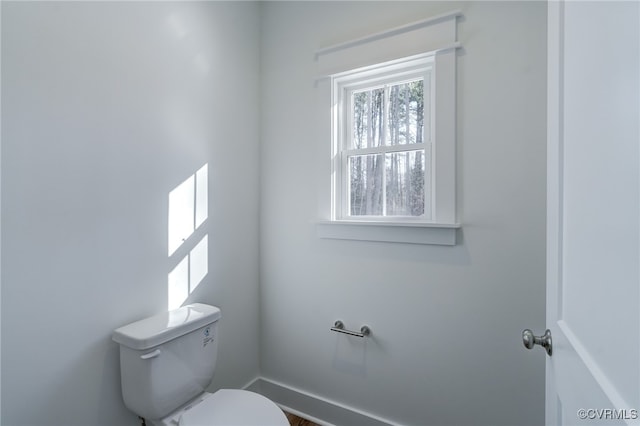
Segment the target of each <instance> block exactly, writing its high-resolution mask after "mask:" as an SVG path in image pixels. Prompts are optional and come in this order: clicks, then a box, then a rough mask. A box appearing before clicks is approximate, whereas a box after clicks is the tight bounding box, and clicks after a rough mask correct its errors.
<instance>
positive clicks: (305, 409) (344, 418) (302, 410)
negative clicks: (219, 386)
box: [244, 377, 396, 426]
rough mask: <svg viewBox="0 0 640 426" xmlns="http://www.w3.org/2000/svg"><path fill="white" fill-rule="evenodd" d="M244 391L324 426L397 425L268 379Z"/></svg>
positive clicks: (247, 387) (253, 383) (255, 383)
mask: <svg viewBox="0 0 640 426" xmlns="http://www.w3.org/2000/svg"><path fill="white" fill-rule="evenodd" d="M244 389H246V390H250V391H253V392H256V393H259V394H261V395H264V396H266V397H267V398H269V399H270V400H272V401H273V402H275V403H276V404H278V405H279V406H280V408H282V409H283V410H285V411H288V412H290V413H292V414H295V415H296V416H300V417H303V418H306V419H308V420H311V421H312V422H314V423H317V424H319V425H321V426H346V425H348V426H360V425H362V426H389V425H396V423H393V422H391V421H389V420H386V419H383V418H380V417H378V416H375V415H373V414H370V413H366V412H364V411H362V410H357V409H355V408H352V407H348V406H346V405H344V404H341V403H339V402H337V401H331V400H329V399H327V398H323V397H320V396H318V395H313V394H311V393H309V392H306V391H303V390H301V389H296V388H294V387H292V386H289V385H286V384H284V383H279V382H276V381H274V380H271V379H266V378H264V377H258V378H256V379H255V380H254V381H253V382H251V383H249V384H248V385H247V386H245V387H244Z"/></svg>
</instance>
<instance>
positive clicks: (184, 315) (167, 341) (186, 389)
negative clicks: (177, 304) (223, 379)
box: [112, 303, 289, 426]
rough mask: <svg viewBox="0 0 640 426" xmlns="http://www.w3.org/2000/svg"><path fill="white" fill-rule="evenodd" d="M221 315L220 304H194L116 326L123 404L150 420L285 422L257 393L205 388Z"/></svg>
mask: <svg viewBox="0 0 640 426" xmlns="http://www.w3.org/2000/svg"><path fill="white" fill-rule="evenodd" d="M219 319H220V309H218V308H216V307H214V306H209V305H204V304H201V303H195V304H192V305H187V306H183V307H182V308H179V309H176V310H173V311H169V312H165V313H162V314H159V315H156V316H153V317H150V318H146V319H143V320H140V321H137V322H134V323H132V324H129V325H125V326H124V327H120V328H118V329H117V330H115V331H114V332H113V336H112V338H113V340H114V341H116V342H118V343H119V344H120V374H121V376H122V396H123V399H124V403H125V405H126V406H127V407H128V408H129V409H130V410H131V411H133V412H134V413H136V414H137V415H138V416H140V417H142V418H144V419H145V421H146V422H147V424H148V423H151V424H153V425H164V426H169V425H172V426H178V425H179V426H216V425H224V426H230V425H238V426H240V425H244V426H287V425H289V422H288V421H287V418H286V417H285V415H284V413H283V412H282V410H281V409H280V408H279V407H278V406H277V405H276V404H275V403H273V402H272V401H270V400H269V399H267V398H265V397H264V396H262V395H259V394H257V393H254V392H249V391H244V390H235V389H222V390H219V391H217V392H215V393H208V392H205V389H206V388H207V386H209V384H210V383H211V380H212V379H213V374H214V370H215V366H216V357H217V353H218V320H219Z"/></svg>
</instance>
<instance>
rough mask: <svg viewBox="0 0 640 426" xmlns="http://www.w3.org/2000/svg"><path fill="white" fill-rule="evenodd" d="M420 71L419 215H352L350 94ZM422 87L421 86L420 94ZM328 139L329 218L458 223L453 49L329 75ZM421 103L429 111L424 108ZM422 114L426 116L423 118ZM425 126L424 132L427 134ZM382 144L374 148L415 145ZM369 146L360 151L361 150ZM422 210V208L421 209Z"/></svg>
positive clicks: (410, 147) (405, 148) (390, 149)
mask: <svg viewBox="0 0 640 426" xmlns="http://www.w3.org/2000/svg"><path fill="white" fill-rule="evenodd" d="M417 75H420V76H421V77H423V78H424V81H425V86H426V83H427V82H429V84H428V85H429V92H430V95H431V96H430V99H429V100H428V102H427V101H426V100H425V120H427V119H428V120H429V126H428V129H427V126H425V129H424V130H423V131H425V134H424V138H423V144H421V145H422V146H423V148H424V154H425V183H424V185H425V214H424V215H423V216H372V215H363V216H354V215H350V214H349V202H348V201H349V200H348V194H349V187H348V185H349V181H348V177H349V173H348V156H349V155H350V154H353V153H354V152H355V151H353V150H351V149H349V148H346V149H345V145H346V144H349V143H351V136H350V135H349V132H351V122H350V117H349V115H350V105H349V98H350V94H351V93H353V92H354V91H357V90H358V89H363V88H369V87H373V86H375V85H376V84H378V83H379V84H380V85H382V84H385V83H386V84H389V83H390V82H401V81H403V79H409V78H410V77H415V76H417ZM426 92H427V90H426V89H425V96H426ZM331 102H332V105H333V110H332V118H331V120H332V122H331V129H332V142H331V147H332V148H331V157H332V159H333V164H332V170H333V173H332V182H331V219H330V222H353V223H390V224H416V225H421V226H425V225H426V226H429V225H434V226H437V227H447V226H448V225H449V226H450V227H451V228H458V227H459V225H458V224H457V223H456V211H455V49H452V50H448V51H445V52H441V51H434V52H426V53H422V54H418V55H413V56H409V57H405V58H400V59H396V60H392V61H387V62H383V63H378V64H374V65H371V66H367V67H362V68H357V69H354V70H350V71H346V72H342V73H337V74H333V75H331ZM427 105H428V106H429V111H428V112H427V111H426V109H427ZM427 114H428V117H427ZM427 131H428V134H427ZM401 147H402V148H398V146H395V145H393V146H383V147H381V150H379V151H378V152H400V151H413V150H415V149H416V148H417V147H418V145H416V144H407V145H401ZM369 150H370V149H369V148H367V149H365V150H361V151H362V152H363V154H366V153H367V151H369ZM427 209H428V212H427Z"/></svg>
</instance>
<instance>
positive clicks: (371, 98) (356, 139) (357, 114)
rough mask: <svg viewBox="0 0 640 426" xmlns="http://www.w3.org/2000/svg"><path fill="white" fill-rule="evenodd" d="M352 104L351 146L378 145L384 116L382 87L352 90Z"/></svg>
mask: <svg viewBox="0 0 640 426" xmlns="http://www.w3.org/2000/svg"><path fill="white" fill-rule="evenodd" d="M352 106H353V108H352V113H351V121H352V123H353V129H352V131H353V135H352V141H353V142H352V143H353V146H352V148H355V149H360V148H372V147H376V146H380V144H381V143H382V141H381V137H382V131H383V117H384V88H380V89H373V90H367V91H364V92H354V93H353V95H352Z"/></svg>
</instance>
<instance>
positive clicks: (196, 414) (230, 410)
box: [158, 389, 289, 426]
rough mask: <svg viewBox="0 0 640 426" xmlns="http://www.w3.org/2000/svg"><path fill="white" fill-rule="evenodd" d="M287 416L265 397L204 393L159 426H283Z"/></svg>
mask: <svg viewBox="0 0 640 426" xmlns="http://www.w3.org/2000/svg"><path fill="white" fill-rule="evenodd" d="M288 424H289V422H288V421H287V418H286V416H285V415H284V413H283V412H282V410H281V409H280V407H278V406H277V405H276V404H275V403H274V402H272V401H271V400H269V399H267V398H265V397H264V396H262V395H260V394H257V393H254V392H250V391H246V390H239V389H221V390H219V391H217V392H215V393H208V392H205V393H204V394H202V395H200V396H198V397H197V398H196V400H195V401H192V402H191V403H189V404H187V405H186V406H185V407H184V408H181V409H179V410H177V411H176V412H174V413H171V414H170V415H169V416H167V417H166V418H164V419H162V421H161V422H160V423H158V426H218V425H220V426H282V425H288Z"/></svg>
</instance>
